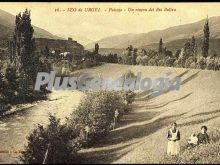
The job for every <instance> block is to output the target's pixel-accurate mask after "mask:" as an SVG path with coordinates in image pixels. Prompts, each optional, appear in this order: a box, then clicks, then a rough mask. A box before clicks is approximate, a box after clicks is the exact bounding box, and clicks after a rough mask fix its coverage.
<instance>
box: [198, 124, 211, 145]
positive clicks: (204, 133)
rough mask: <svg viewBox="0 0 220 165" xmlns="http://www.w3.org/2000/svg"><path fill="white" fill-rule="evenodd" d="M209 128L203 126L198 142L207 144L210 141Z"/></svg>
mask: <svg viewBox="0 0 220 165" xmlns="http://www.w3.org/2000/svg"><path fill="white" fill-rule="evenodd" d="M207 130H208V128H207V127H206V126H202V127H201V132H200V133H199V134H198V135H197V138H198V144H207V143H210V141H209V135H208V134H207Z"/></svg>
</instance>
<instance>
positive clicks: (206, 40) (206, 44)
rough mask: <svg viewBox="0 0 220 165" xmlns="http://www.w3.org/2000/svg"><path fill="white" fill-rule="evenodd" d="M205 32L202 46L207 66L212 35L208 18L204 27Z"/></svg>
mask: <svg viewBox="0 0 220 165" xmlns="http://www.w3.org/2000/svg"><path fill="white" fill-rule="evenodd" d="M203 32H204V37H203V45H202V56H203V57H204V58H205V64H206V58H207V57H208V55H209V35H210V32H209V22H208V18H207V20H206V23H205V25H204V29H203Z"/></svg>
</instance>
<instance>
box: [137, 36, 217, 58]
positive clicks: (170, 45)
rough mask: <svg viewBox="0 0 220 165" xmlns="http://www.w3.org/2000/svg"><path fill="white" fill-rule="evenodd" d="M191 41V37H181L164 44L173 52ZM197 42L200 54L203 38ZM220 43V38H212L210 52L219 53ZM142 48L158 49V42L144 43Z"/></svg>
mask: <svg viewBox="0 0 220 165" xmlns="http://www.w3.org/2000/svg"><path fill="white" fill-rule="evenodd" d="M187 41H189V42H191V39H179V40H175V41H170V42H167V43H165V44H164V46H165V47H166V48H167V49H169V50H171V51H172V52H173V53H175V52H176V50H177V49H181V48H183V47H184V44H185V43H186V42H187ZM196 44H197V47H198V50H197V51H198V54H200V53H201V52H202V39H198V38H197V39H196ZM219 44H220V39H210V42H209V46H210V47H209V52H210V54H213V53H217V54H218V55H220V54H219V52H220V47H219ZM140 48H143V49H147V48H148V49H154V50H156V51H157V50H158V43H153V44H150V45H144V46H141V47H140Z"/></svg>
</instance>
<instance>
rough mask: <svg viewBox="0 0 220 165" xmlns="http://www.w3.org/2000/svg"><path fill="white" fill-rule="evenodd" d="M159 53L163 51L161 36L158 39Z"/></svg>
mask: <svg viewBox="0 0 220 165" xmlns="http://www.w3.org/2000/svg"><path fill="white" fill-rule="evenodd" d="M158 52H159V54H162V53H163V40H162V38H160V41H159V50H158Z"/></svg>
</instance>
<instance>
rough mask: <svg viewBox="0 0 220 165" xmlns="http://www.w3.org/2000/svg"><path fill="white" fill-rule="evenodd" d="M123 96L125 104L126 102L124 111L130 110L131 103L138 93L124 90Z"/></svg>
mask: <svg viewBox="0 0 220 165" xmlns="http://www.w3.org/2000/svg"><path fill="white" fill-rule="evenodd" d="M122 96H123V98H124V100H125V104H126V107H125V108H124V111H125V112H128V111H129V110H130V109H131V107H130V105H131V104H132V103H133V101H134V100H135V96H136V93H135V92H133V91H131V90H129V91H123V92H122Z"/></svg>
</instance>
